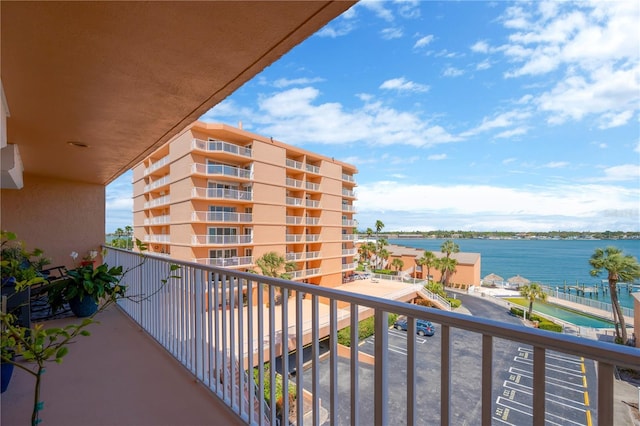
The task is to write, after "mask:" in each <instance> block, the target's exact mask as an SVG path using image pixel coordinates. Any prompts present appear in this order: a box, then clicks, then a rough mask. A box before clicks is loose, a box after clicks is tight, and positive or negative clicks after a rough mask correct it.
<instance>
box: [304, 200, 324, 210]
mask: <svg viewBox="0 0 640 426" xmlns="http://www.w3.org/2000/svg"><path fill="white" fill-rule="evenodd" d="M304 204H305V206H307V207H310V208H315V209H317V208H319V207H320V201H317V200H305V203H304Z"/></svg>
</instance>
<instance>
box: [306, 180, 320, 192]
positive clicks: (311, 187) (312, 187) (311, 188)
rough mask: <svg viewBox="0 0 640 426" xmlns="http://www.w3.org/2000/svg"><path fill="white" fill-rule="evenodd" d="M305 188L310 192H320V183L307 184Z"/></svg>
mask: <svg viewBox="0 0 640 426" xmlns="http://www.w3.org/2000/svg"><path fill="white" fill-rule="evenodd" d="M304 187H305V188H306V189H307V190H309V191H320V184H319V183H313V182H305V183H304Z"/></svg>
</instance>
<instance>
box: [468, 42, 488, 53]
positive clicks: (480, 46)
mask: <svg viewBox="0 0 640 426" xmlns="http://www.w3.org/2000/svg"><path fill="white" fill-rule="evenodd" d="M471 51H472V52H476V53H489V43H487V42H486V41H484V40H481V41H478V42H476V43H475V44H474V45H473V46H471Z"/></svg>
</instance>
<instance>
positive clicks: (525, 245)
mask: <svg viewBox="0 0 640 426" xmlns="http://www.w3.org/2000/svg"><path fill="white" fill-rule="evenodd" d="M444 241H446V240H444V239H404V238H402V239H390V240H389V243H391V244H397V245H403V246H407V247H415V248H418V249H423V250H429V251H433V252H438V253H439V252H440V247H441V246H442V243H443V242H444ZM453 241H454V242H455V243H456V244H458V247H460V251H461V252H467V253H480V256H481V270H480V277H481V278H483V277H485V276H487V275H489V274H491V273H494V274H497V275H500V276H501V277H502V278H504V279H505V281H506V280H507V279H508V278H510V277H513V276H515V275H520V276H522V277H525V278H527V279H528V280H530V281H531V282H538V283H541V284H543V285H546V286H550V287H561V288H562V287H563V286H564V285H565V284H566V285H567V286H575V285H576V284H579V285H580V286H582V285H583V284H584V285H585V286H587V287H588V286H594V285H596V284H597V285H600V284H601V283H602V280H603V279H606V278H607V272H606V271H604V272H603V273H602V274H601V275H600V276H599V277H592V276H591V275H590V274H589V272H590V271H591V265H589V259H590V258H591V255H592V254H593V253H594V251H595V250H596V249H597V248H602V249H604V248H606V247H608V246H614V247H617V248H619V249H621V250H622V251H623V252H624V254H630V255H632V256H634V257H635V258H636V259H639V258H640V240H487V239H460V240H456V239H454V240H453ZM633 291H634V292H637V291H640V281H636V287H635V288H634V289H633ZM573 294H575V291H574V292H573ZM618 294H619V298H620V304H621V305H622V306H625V307H628V308H633V298H632V296H631V295H630V294H629V291H628V290H627V288H626V287H624V288H623V289H622V290H621V291H620V292H619V293H618ZM587 297H589V296H587ZM592 298H593V299H596V296H595V295H593V296H592ZM597 300H600V301H603V302H606V303H609V296H608V295H605V296H603V295H602V292H600V295H599V298H598V299H597Z"/></svg>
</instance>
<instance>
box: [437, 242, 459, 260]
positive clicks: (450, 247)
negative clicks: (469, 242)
mask: <svg viewBox="0 0 640 426" xmlns="http://www.w3.org/2000/svg"><path fill="white" fill-rule="evenodd" d="M440 251H441V252H442V253H446V255H447V257H451V253H459V252H460V247H459V246H458V244H456V243H454V242H453V240H447V241H445V242H444V243H442V245H441V246H440Z"/></svg>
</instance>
